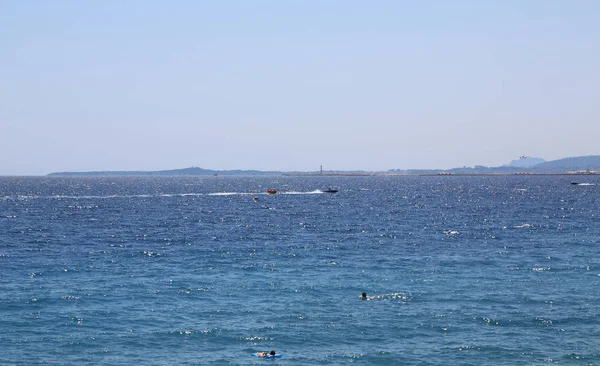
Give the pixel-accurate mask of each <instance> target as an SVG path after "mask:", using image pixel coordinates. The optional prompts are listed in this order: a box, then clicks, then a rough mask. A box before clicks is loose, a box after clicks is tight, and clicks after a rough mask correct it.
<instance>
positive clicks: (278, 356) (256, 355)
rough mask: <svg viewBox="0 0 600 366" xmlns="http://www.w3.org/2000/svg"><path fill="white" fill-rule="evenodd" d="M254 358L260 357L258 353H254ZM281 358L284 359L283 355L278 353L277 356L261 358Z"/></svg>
mask: <svg viewBox="0 0 600 366" xmlns="http://www.w3.org/2000/svg"><path fill="white" fill-rule="evenodd" d="M252 356H254V357H258V353H253V354H252ZM281 357H283V355H282V354H281V353H277V354H275V355H266V356H264V357H261V358H281Z"/></svg>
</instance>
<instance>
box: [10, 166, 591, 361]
mask: <svg viewBox="0 0 600 366" xmlns="http://www.w3.org/2000/svg"><path fill="white" fill-rule="evenodd" d="M575 181H576V183H580V184H572V183H575ZM330 186H333V187H337V188H338V192H337V193H324V192H323V191H324V190H325V189H327V188H328V187H330ZM267 189H276V190H277V193H276V194H267V193H266V190H267ZM363 292H365V293H366V294H367V296H366V299H362V298H361V294H362V293H363ZM599 313H600V176H593V175H589V176H566V175H556V176H525V175H523V176H235V177H233V176H206V177H196V176H194V177H192V176H185V177H183V176H182V177H0V330H1V331H0V364H1V365H99V364H102V365H135V364H139V365H320V364H325V365H347V364H357V365H555V364H556V365H600V314H599ZM270 350H276V352H277V354H280V355H282V357H281V358H272V359H265V358H257V357H253V356H252V353H255V352H258V351H270Z"/></svg>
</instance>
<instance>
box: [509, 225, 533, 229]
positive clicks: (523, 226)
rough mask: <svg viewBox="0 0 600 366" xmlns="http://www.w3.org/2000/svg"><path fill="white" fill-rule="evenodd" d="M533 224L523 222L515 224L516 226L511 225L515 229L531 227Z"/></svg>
mask: <svg viewBox="0 0 600 366" xmlns="http://www.w3.org/2000/svg"><path fill="white" fill-rule="evenodd" d="M532 226H533V225H531V224H523V225H517V226H513V227H514V228H515V229H525V228H528V227H532Z"/></svg>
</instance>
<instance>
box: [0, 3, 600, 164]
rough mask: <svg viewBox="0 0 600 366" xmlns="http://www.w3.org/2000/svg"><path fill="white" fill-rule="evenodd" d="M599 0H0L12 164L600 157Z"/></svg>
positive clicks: (1, 141)
mask: <svg viewBox="0 0 600 366" xmlns="http://www.w3.org/2000/svg"><path fill="white" fill-rule="evenodd" d="M599 19H600V1H596V0H589V1H585V0H573V1H567V0H564V1H552V0H543V1H542V0H540V1H534V0H529V1H528V0H514V1H510V0H502V1H491V0H490V1H479V0H477V1H476V0H473V1H458V0H456V1H445V0H439V1H400V0H396V1H349V0H343V1H342V0H339V1H316V0H315V1H309V0H298V1H292V0H290V1H282V0H270V1H266V0H238V1H196V0H189V1H183V0H174V1H148V0H138V1H134V0H102V1H99V0H97V1H79V0H72V1H59V0H53V1H42V0H0V60H1V61H0V127H1V134H0V156H2V159H1V160H0V161H1V163H0V175H42V174H47V173H50V172H55V171H83V170H159V169H176V168H184V167H189V166H199V167H203V168H207V169H259V170H284V171H291V170H305V171H313V170H318V169H319V166H320V165H323V167H324V169H332V170H374V171H375V170H388V169H396V168H398V169H409V168H452V167H457V166H463V165H467V166H472V165H476V164H477V165H488V166H497V165H502V164H505V163H508V162H510V160H512V159H514V158H516V157H518V156H519V155H522V154H526V155H529V156H535V157H542V158H544V159H546V160H553V159H558V158H563V157H568V156H579V155H596V154H600V143H599V142H598V141H599V136H600V119H599V117H600V109H599V108H598V102H597V100H598V99H599V98H598V97H599V94H600V93H599V92H598V91H599V85H600V20H599Z"/></svg>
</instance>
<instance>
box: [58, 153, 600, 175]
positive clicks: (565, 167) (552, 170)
mask: <svg viewBox="0 0 600 366" xmlns="http://www.w3.org/2000/svg"><path fill="white" fill-rule="evenodd" d="M513 174H517V175H521V174H523V175H527V174H533V175H535V174H538V175H541V174H600V155H589V156H578V157H570V158H564V159H559V160H552V161H545V160H544V159H541V158H532V157H527V156H521V157H520V158H519V159H515V160H513V161H511V162H510V163H509V164H506V165H502V166H497V167H486V166H481V165H476V166H474V167H466V166H465V167H462V168H453V169H390V170H387V171H373V172H370V171H333V170H322V169H321V170H317V171H312V172H310V171H309V172H301V171H295V172H283V171H262V170H211V169H202V168H198V167H190V168H184V169H172V170H157V171H90V172H57V173H50V174H48V176H57V177H73V176H211V175H212V176H219V175H226V176H227V175H262V176H275V175H291V176H319V175H328V176H336V175H337V176H371V175H513Z"/></svg>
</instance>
